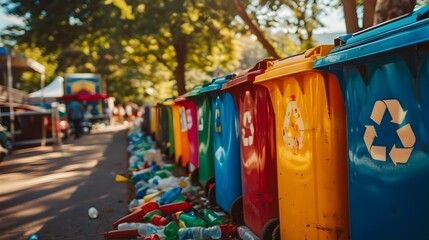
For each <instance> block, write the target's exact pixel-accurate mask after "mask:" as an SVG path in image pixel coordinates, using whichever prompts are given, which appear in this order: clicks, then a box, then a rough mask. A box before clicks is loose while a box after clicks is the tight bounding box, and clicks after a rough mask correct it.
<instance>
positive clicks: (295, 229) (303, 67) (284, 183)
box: [254, 45, 364, 240]
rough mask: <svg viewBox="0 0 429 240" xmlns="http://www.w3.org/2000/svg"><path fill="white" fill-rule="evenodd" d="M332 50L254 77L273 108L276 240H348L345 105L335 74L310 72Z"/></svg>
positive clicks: (323, 49) (281, 63)
mask: <svg viewBox="0 0 429 240" xmlns="http://www.w3.org/2000/svg"><path fill="white" fill-rule="evenodd" d="M332 48H333V46H331V45H321V46H317V47H315V48H312V49H310V50H307V51H306V52H305V53H303V54H300V55H296V56H293V57H290V58H286V59H282V60H279V61H277V62H275V63H274V65H273V66H271V67H269V68H268V69H267V70H266V71H265V73H263V74H260V75H258V76H256V78H255V82H254V83H255V84H262V85H264V86H265V87H267V88H268V89H269V92H270V98H271V101H272V103H273V108H274V115H275V122H276V130H275V132H276V144H277V146H276V147H277V174H278V175H277V178H278V196H279V219H280V225H279V227H277V228H276V230H275V232H274V235H277V236H278V235H280V236H281V239H292V240H295V239H349V235H350V233H349V232H350V231H349V214H348V192H347V155H346V149H347V145H346V126H345V124H346V122H345V110H344V102H343V99H342V95H341V91H340V87H339V84H338V81H337V79H336V77H335V75H333V74H331V73H328V72H324V71H316V70H313V62H314V61H315V60H316V59H317V58H319V57H322V56H325V55H327V54H328V53H329V52H330V50H331V49H332ZM363 231H364V230H363Z"/></svg>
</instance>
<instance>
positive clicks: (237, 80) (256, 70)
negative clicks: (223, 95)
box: [222, 58, 276, 90]
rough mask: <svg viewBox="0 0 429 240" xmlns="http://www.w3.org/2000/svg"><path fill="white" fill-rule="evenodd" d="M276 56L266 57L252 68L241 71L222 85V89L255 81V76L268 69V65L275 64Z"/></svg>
mask: <svg viewBox="0 0 429 240" xmlns="http://www.w3.org/2000/svg"><path fill="white" fill-rule="evenodd" d="M275 60H276V59H274V58H266V59H263V60H262V61H259V62H258V63H257V64H255V66H253V67H252V68H248V69H246V70H244V71H242V72H240V73H239V74H238V75H237V76H236V77H234V78H233V79H232V80H231V81H228V82H226V83H224V84H223V85H222V90H224V89H228V88H232V87H234V86H237V85H240V84H243V83H246V82H249V83H253V81H255V77H256V76H257V75H259V74H262V73H264V72H265V70H267V68H268V67H270V66H272V65H273V61H275Z"/></svg>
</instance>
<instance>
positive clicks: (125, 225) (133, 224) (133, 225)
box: [118, 222, 137, 230]
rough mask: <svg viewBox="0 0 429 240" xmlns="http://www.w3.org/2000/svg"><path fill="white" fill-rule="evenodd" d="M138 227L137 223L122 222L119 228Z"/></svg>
mask: <svg viewBox="0 0 429 240" xmlns="http://www.w3.org/2000/svg"><path fill="white" fill-rule="evenodd" d="M125 229H137V223H127V222H126V223H121V224H119V225H118V230H125Z"/></svg>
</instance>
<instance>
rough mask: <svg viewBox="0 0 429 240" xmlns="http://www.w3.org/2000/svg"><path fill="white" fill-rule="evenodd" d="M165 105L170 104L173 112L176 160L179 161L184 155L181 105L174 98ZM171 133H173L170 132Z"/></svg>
mask: <svg viewBox="0 0 429 240" xmlns="http://www.w3.org/2000/svg"><path fill="white" fill-rule="evenodd" d="M164 105H167V106H170V108H171V110H172V112H173V135H174V161H175V162H176V163H178V162H179V159H180V158H181V157H182V133H181V131H180V129H181V124H180V108H181V106H180V105H176V104H175V103H174V102H173V100H167V101H165V102H164ZM170 134H171V133H170Z"/></svg>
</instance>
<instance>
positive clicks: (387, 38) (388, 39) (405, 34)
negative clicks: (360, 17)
mask: <svg viewBox="0 0 429 240" xmlns="http://www.w3.org/2000/svg"><path fill="white" fill-rule="evenodd" d="M428 40H429V5H427V6H425V7H422V8H420V9H419V10H417V11H415V12H413V13H410V14H406V15H403V16H401V17H398V18H395V19H392V20H390V21H387V22H385V23H382V24H379V25H376V26H373V27H371V28H368V29H365V30H363V31H360V32H357V33H354V34H348V35H344V36H341V37H339V38H338V39H336V40H335V44H336V47H335V48H334V49H333V50H332V51H331V53H330V54H329V55H328V56H326V57H324V58H320V59H318V60H316V61H315V62H314V67H315V68H318V67H324V66H327V65H331V64H336V63H340V62H345V61H350V60H354V59H357V58H362V57H366V56H370V55H374V54H378V53H383V52H387V51H390V50H394V49H398V48H402V47H407V46H410V45H414V44H418V43H422V42H426V41H428Z"/></svg>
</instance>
